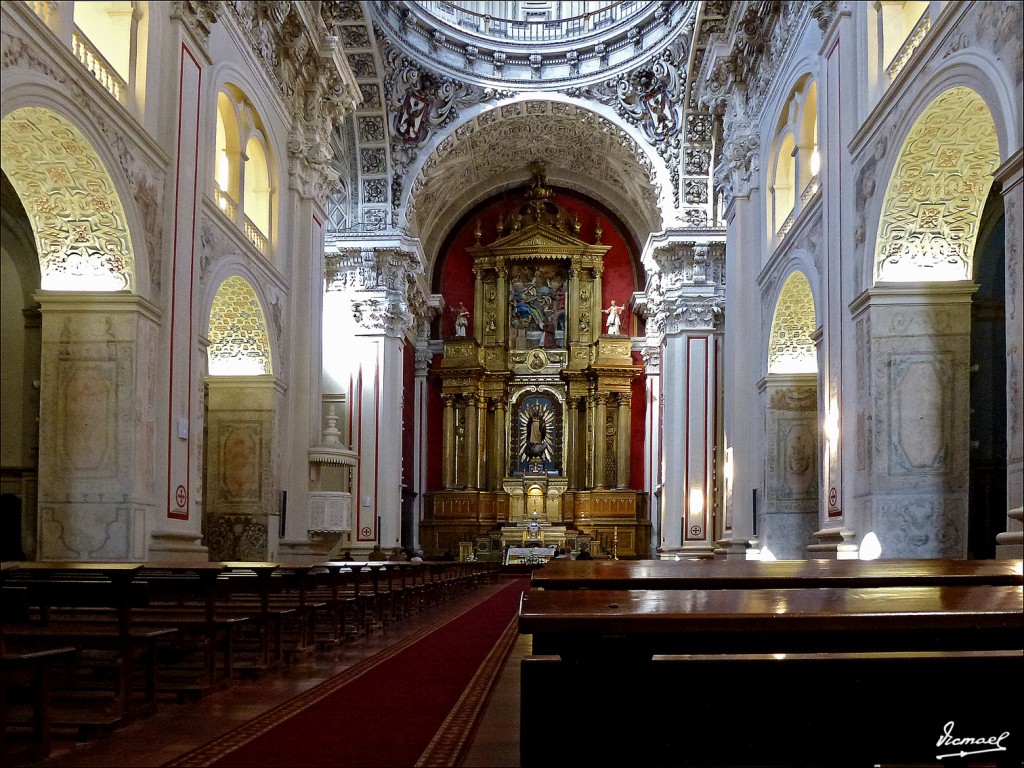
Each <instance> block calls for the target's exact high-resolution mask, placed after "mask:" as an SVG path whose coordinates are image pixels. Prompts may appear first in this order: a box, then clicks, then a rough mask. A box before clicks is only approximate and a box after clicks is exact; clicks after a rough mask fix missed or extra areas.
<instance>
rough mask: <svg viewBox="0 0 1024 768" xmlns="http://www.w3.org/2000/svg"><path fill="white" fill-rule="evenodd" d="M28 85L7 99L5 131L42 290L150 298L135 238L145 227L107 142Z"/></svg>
mask: <svg viewBox="0 0 1024 768" xmlns="http://www.w3.org/2000/svg"><path fill="white" fill-rule="evenodd" d="M23 85H24V84H23ZM30 90H31V91H34V90H35V89H34V88H26V89H25V90H24V91H21V92H19V91H20V89H17V88H16V89H15V94H14V95H13V96H12V98H11V99H9V100H7V102H8V106H9V109H8V111H6V112H5V114H4V116H3V121H2V130H0V135H2V154H3V161H2V165H3V169H4V173H5V174H6V175H7V177H8V179H9V180H10V182H11V185H12V187H13V188H14V189H15V191H16V192H17V194H18V197H19V199H20V200H21V202H22V205H23V206H24V208H25V211H26V213H27V214H28V217H29V221H30V222H31V224H32V230H33V236H34V238H35V245H36V250H37V252H38V254H39V260H40V273H41V287H42V289H43V290H58V291H63V290H68V291H130V292H132V293H136V294H140V295H145V294H146V293H147V291H148V288H149V280H148V277H149V273H148V269H146V268H145V266H146V259H145V255H144V254H145V245H144V238H136V237H133V232H141V231H142V230H141V224H140V222H139V218H138V215H137V211H136V208H135V205H134V198H133V197H132V194H131V192H130V188H129V185H128V183H127V181H126V180H125V179H124V178H123V177H122V175H121V173H120V168H119V166H118V165H117V163H116V160H115V159H114V158H111V157H109V156H108V155H109V150H108V147H107V144H108V142H105V141H103V140H96V136H95V132H94V131H92V130H90V129H89V127H88V123H87V122H85V121H82V120H81V119H79V118H80V117H81V116H80V115H76V114H75V110H71V109H68V110H65V109H63V108H62V106H63V105H60V104H57V103H54V101H55V100H54V99H53V98H52V97H51V96H50V94H49V93H47V94H40V93H38V92H36V93H29V92H28V91H30ZM48 90H49V89H47V91H48Z"/></svg>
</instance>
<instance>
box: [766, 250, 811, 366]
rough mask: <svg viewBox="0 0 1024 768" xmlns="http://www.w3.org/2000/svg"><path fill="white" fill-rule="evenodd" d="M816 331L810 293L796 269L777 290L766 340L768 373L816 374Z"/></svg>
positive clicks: (808, 286)
mask: <svg viewBox="0 0 1024 768" xmlns="http://www.w3.org/2000/svg"><path fill="white" fill-rule="evenodd" d="M815 330H817V320H816V311H815V302H814V293H813V291H812V290H811V284H810V281H809V280H808V279H807V276H806V275H805V274H804V273H803V272H802V271H800V270H799V269H792V270H791V271H790V272H789V273H788V275H787V276H786V277H785V280H784V281H783V282H782V288H781V289H780V291H779V295H778V298H777V299H776V302H775V309H774V311H773V313H772V324H771V331H770V333H769V337H768V367H767V370H768V373H769V374H773V373H786V374H792V373H817V372H818V356H817V348H816V346H815V344H814V339H813V335H814V332H815Z"/></svg>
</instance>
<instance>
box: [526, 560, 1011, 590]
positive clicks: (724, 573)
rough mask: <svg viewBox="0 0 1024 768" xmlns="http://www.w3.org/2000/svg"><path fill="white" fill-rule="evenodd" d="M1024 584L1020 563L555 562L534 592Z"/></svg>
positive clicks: (537, 578) (541, 573)
mask: <svg viewBox="0 0 1024 768" xmlns="http://www.w3.org/2000/svg"><path fill="white" fill-rule="evenodd" d="M958 584H960V585H971V584H989V585H993V586H998V585H1008V586H1014V585H1017V586H1020V585H1021V584H1024V563H1022V561H1021V560H946V559H930V560H776V561H770V562H769V561H766V562H761V561H757V560H551V561H549V562H548V563H546V564H545V565H544V567H543V568H538V569H537V570H535V571H534V572H533V574H532V577H531V581H530V586H531V588H534V589H736V588H744V589H754V588H758V587H773V586H779V587H787V588H797V587H844V586H845V587H872V586H883V587H899V586H918V587H925V586H955V585H958Z"/></svg>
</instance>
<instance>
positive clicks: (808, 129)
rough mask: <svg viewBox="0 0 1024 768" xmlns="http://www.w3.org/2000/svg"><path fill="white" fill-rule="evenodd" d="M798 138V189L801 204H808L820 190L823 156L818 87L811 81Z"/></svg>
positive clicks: (805, 96)
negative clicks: (820, 136) (821, 152)
mask: <svg viewBox="0 0 1024 768" xmlns="http://www.w3.org/2000/svg"><path fill="white" fill-rule="evenodd" d="M798 129H799V134H798V137H797V159H796V171H797V189H799V190H800V203H801V204H803V203H806V202H807V200H808V199H810V197H811V195H813V194H814V193H815V192H816V191H817V189H818V171H819V170H821V155H819V154H818V85H817V83H815V82H814V81H813V80H812V81H810V82H809V83H808V84H807V86H806V89H805V91H804V99H803V105H802V108H801V111H800V123H799V126H798Z"/></svg>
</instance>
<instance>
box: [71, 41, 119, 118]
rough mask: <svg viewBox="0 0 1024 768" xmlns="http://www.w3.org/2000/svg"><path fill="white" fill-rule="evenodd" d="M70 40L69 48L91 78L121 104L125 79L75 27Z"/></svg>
mask: <svg viewBox="0 0 1024 768" xmlns="http://www.w3.org/2000/svg"><path fill="white" fill-rule="evenodd" d="M71 39H72V43H71V48H72V50H73V51H74V53H75V56H77V57H78V60H79V61H81V62H82V64H84V65H85V68H86V69H88V70H89V71H90V72H92V75H93V77H95V78H96V79H97V80H99V81H100V85H102V86H103V87H104V88H106V89H107V90H108V91H110V94H111V95H112V96H113V97H114V98H115V99H117V100H118V101H119V102H121V103H122V104H123V103H124V99H125V95H126V94H127V93H128V83H127V82H126V81H125V79H124V78H123V77H121V76H120V75H119V74H117V71H116V70H115V69H114V68H113V67H112V66H111V65H110V62H109V61H107V60H106V59H105V58H103V54H102V53H100V52H99V50H97V48H96V46H94V45H93V44H92V43H91V42H89V38H88V37H86V36H85V33H84V32H82V30H80V29H79V28H78V27H75V30H74V33H73V34H72V38H71Z"/></svg>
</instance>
